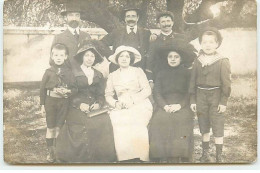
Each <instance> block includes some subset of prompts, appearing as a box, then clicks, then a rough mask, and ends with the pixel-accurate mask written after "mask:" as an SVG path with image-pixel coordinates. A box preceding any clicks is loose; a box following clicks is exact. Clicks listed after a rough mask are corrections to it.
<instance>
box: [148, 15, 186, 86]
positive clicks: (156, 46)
mask: <svg viewBox="0 0 260 173" xmlns="http://www.w3.org/2000/svg"><path fill="white" fill-rule="evenodd" d="M157 23H158V24H159V27H160V30H161V33H160V34H159V35H158V36H157V38H156V40H155V41H153V42H152V43H151V45H150V49H149V52H148V57H147V63H146V68H145V71H146V74H147V78H148V80H149V83H150V86H151V87H152V88H153V82H154V79H155V77H156V75H157V73H158V72H159V71H160V70H161V59H162V58H163V57H161V56H160V54H158V52H159V50H160V49H161V48H163V47H165V46H166V45H169V44H171V43H172V41H173V40H174V39H181V40H183V39H185V37H184V35H182V34H178V33H174V32H173V30H172V27H173V25H174V15H173V13H171V12H170V11H165V12H162V13H159V14H158V16H157Z"/></svg>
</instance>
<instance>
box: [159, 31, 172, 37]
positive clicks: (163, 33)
mask: <svg viewBox="0 0 260 173" xmlns="http://www.w3.org/2000/svg"><path fill="white" fill-rule="evenodd" d="M161 34H162V35H165V36H169V35H171V34H172V30H171V32H170V33H167V34H166V33H165V32H163V31H161Z"/></svg>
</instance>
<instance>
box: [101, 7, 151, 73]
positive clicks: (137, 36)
mask: <svg viewBox="0 0 260 173" xmlns="http://www.w3.org/2000/svg"><path fill="white" fill-rule="evenodd" d="M139 17H140V9H138V8H136V7H133V6H128V7H126V8H125V9H124V10H123V12H122V19H123V20H124V21H125V24H126V25H125V26H124V27H120V28H117V29H115V30H113V31H112V32H111V33H109V34H107V35H106V36H104V37H103V39H102V42H103V43H104V44H105V45H107V46H113V52H114V51H115V50H116V48H117V47H119V46H121V45H125V46H131V47H134V48H136V49H137V50H138V51H139V52H140V53H141V55H142V60H141V61H140V62H138V63H136V64H135V66H137V67H141V68H142V69H143V70H144V69H145V64H146V55H147V52H148V48H149V42H150V37H151V32H150V30H148V29H144V28H142V27H140V26H138V25H137V23H138V21H139ZM152 38H153V39H154V37H151V39H152ZM109 68H110V69H109V70H110V73H111V72H113V71H115V70H116V69H118V66H116V65H115V64H113V63H111V64H110V67H109Z"/></svg>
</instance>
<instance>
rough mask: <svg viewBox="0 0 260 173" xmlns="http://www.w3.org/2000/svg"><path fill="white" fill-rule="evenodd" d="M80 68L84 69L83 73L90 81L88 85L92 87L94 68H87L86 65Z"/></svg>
mask: <svg viewBox="0 0 260 173" xmlns="http://www.w3.org/2000/svg"><path fill="white" fill-rule="evenodd" d="M80 68H81V69H82V71H83V73H84V74H85V75H86V77H87V79H88V84H89V85H91V84H92V83H93V78H94V70H93V68H92V67H87V66H85V65H83V64H82V65H81V66H80Z"/></svg>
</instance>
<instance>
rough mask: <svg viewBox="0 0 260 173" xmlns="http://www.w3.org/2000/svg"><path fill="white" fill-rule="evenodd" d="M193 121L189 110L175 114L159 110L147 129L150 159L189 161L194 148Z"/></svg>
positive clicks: (182, 110) (192, 115)
mask: <svg viewBox="0 0 260 173" xmlns="http://www.w3.org/2000/svg"><path fill="white" fill-rule="evenodd" d="M193 119H194V114H193V113H192V112H191V110H190V109H189V108H186V109H185V108H184V109H181V110H179V111H177V112H176V113H167V112H165V111H164V110H163V109H161V108H159V110H158V111H157V112H156V113H155V114H154V116H153V118H152V120H151V123H150V128H149V136H150V158H152V159H166V158H174V157H182V158H188V160H189V161H191V159H192V154H193V148H194V146H193V126H194V124H193Z"/></svg>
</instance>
